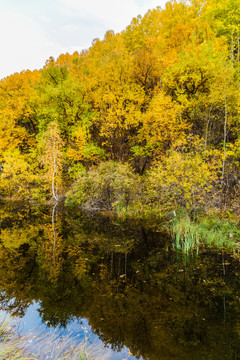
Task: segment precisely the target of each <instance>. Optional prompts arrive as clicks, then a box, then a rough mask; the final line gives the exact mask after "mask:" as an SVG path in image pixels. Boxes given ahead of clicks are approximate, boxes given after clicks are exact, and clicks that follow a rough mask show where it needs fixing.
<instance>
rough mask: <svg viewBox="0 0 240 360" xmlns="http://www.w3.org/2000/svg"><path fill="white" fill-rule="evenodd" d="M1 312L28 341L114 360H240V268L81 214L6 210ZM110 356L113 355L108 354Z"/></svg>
mask: <svg viewBox="0 0 240 360" xmlns="http://www.w3.org/2000/svg"><path fill="white" fill-rule="evenodd" d="M0 242H1V243H0V307H1V312H2V313H3V314H8V313H11V312H12V311H14V312H15V316H17V317H18V318H19V319H20V320H19V321H20V325H19V326H20V330H21V332H23V333H24V332H28V331H32V330H37V331H40V332H43V333H45V334H48V333H51V332H53V331H54V332H55V333H57V334H64V335H68V336H70V337H73V338H75V339H76V338H78V339H79V341H82V340H83V339H87V341H88V343H90V344H92V343H93V344H96V345H97V346H98V347H101V348H102V349H107V351H108V352H109V353H110V359H112V360H120V359H121V360H122V359H129V360H132V359H144V360H146V359H149V360H160V359H162V360H170V359H177V360H187V359H194V360H198V359H205V360H210V359H211V360H218V359H219V360H220V359H221V360H222V359H240V263H239V260H238V259H237V258H236V257H234V256H233V255H232V254H231V253H227V252H226V250H224V249H214V248H207V247H204V246H200V248H199V250H198V252H196V251H195V252H192V253H191V254H188V255H186V254H183V253H181V252H179V251H178V250H176V249H175V247H174V243H173V241H172V239H171V237H170V236H169V235H168V234H167V232H165V233H163V232H160V231H159V230H158V229H156V227H155V228H153V227H150V226H148V224H141V223H140V222H138V223H134V222H122V223H121V224H120V223H118V222H117V221H116V220H114V219H111V218H110V217H103V216H97V215H96V214H87V215H86V214H83V213H81V212H80V211H79V210H78V209H76V208H73V207H62V206H59V205H58V206H56V207H55V208H53V207H46V206H45V207H43V206H37V205H36V206H29V205H28V204H20V203H13V202H12V203H6V204H2V205H1V209H0ZM104 351H105V350H104Z"/></svg>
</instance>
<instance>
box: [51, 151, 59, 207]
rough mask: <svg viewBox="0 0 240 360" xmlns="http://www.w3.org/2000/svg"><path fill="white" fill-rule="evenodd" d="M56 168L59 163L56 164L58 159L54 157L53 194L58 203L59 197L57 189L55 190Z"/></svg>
mask: <svg viewBox="0 0 240 360" xmlns="http://www.w3.org/2000/svg"><path fill="white" fill-rule="evenodd" d="M56 167H57V162H56V158H55V155H54V160H53V176H52V194H53V197H54V199H55V200H56V201H58V195H57V189H56V190H55V178H56V174H57V173H56Z"/></svg>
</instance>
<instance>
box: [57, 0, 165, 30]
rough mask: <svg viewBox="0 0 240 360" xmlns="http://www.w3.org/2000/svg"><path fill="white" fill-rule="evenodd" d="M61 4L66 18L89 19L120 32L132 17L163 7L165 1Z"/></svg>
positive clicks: (108, 0)
mask: <svg viewBox="0 0 240 360" xmlns="http://www.w3.org/2000/svg"><path fill="white" fill-rule="evenodd" d="M62 4H63V5H64V6H65V8H66V9H65V10H64V11H66V13H67V14H68V16H71V17H73V18H79V19H85V20H86V19H89V21H91V22H92V21H94V22H98V23H100V24H102V25H104V26H105V27H107V29H113V30H115V31H121V30H123V29H124V28H125V27H126V26H127V25H128V24H129V23H130V21H131V20H132V18H133V17H136V16H137V15H138V14H139V13H140V14H141V15H144V13H146V11H147V10H148V9H151V8H154V7H156V6H159V5H164V4H165V1H164V0H160V1H156V0H152V1H146V0H143V1H141V5H139V4H138V3H137V1H136V0H121V1H113V0H101V1H99V0H87V1H86V0H62ZM107 29H106V30H107Z"/></svg>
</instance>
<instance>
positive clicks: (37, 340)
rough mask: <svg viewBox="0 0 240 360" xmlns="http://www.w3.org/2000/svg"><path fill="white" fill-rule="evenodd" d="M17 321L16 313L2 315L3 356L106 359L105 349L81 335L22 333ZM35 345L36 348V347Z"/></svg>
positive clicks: (17, 359)
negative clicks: (78, 339)
mask: <svg viewBox="0 0 240 360" xmlns="http://www.w3.org/2000/svg"><path fill="white" fill-rule="evenodd" d="M17 325H18V324H17V321H16V320H15V319H14V318H13V317H12V316H9V317H6V318H5V319H1V318H0V359H2V360H47V359H49V360H50V359H51V360H106V359H108V358H109V356H108V354H107V353H106V351H105V350H104V349H101V348H99V347H97V346H94V345H88V344H87V340H86V341H84V342H82V343H80V344H79V342H78V341H77V338H72V337H70V336H65V337H64V336H59V335H58V334H57V333H54V332H53V333H52V334H51V335H49V334H43V335H41V334H38V333H37V332H33V333H29V334H27V335H20V334H19V332H18V326H17ZM33 343H34V346H32V344H33ZM33 348H34V350H32V349H33Z"/></svg>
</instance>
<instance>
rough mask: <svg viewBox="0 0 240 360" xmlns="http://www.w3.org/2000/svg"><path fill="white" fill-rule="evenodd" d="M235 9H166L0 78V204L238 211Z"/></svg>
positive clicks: (192, 5)
mask: <svg viewBox="0 0 240 360" xmlns="http://www.w3.org/2000/svg"><path fill="white" fill-rule="evenodd" d="M239 71H240V0H225V1H223V0H220V1H219V0H218V1H217V0H206V1H203V0H192V1H188V2H185V1H181V2H177V1H171V2H168V3H167V4H166V7H165V9H161V8H160V7H159V8H156V9H153V10H149V11H148V12H147V13H146V15H145V16H144V17H141V16H138V17H136V18H134V19H133V20H132V22H131V24H130V25H129V26H128V27H127V28H126V29H125V30H123V31H122V32H121V33H118V34H115V33H114V32H113V31H111V30H110V31H108V32H107V33H106V35H105V38H104V39H103V40H102V41H100V40H99V39H94V40H93V42H92V46H91V47H90V48H89V49H88V50H85V51H82V52H81V53H78V52H75V53H74V54H72V55H69V54H68V53H67V54H61V55H60V56H59V57H58V59H56V60H55V59H53V58H49V60H47V62H46V64H45V66H44V67H43V69H41V70H39V71H38V70H35V71H23V72H21V73H15V74H13V75H11V76H8V77H7V78H4V79H2V80H1V81H0V196H1V198H2V199H4V198H8V199H9V198H11V199H26V200H37V201H46V200H49V199H51V198H52V197H53V198H55V199H56V200H57V201H58V200H60V199H61V198H63V197H65V196H66V197H67V201H68V203H77V204H79V205H81V206H82V207H83V208H85V209H93V210H107V211H111V212H116V213H119V214H122V215H126V214H130V215H132V214H135V215H136V216H138V215H139V216H141V214H146V213H157V214H166V213H169V212H175V211H177V210H178V209H180V208H181V209H185V210H186V211H187V212H188V213H189V214H190V215H191V216H195V214H197V213H204V214H212V213H216V212H217V213H219V212H225V214H226V213H228V214H230V213H235V214H239V212H240V206H239V203H240V192H239V187H240V186H239V181H240V162H239V160H240V137H239V130H240V117H239V105H240V91H239V88H240V73H239Z"/></svg>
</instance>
